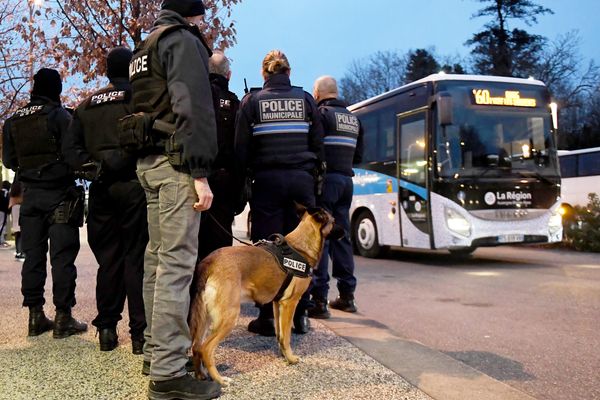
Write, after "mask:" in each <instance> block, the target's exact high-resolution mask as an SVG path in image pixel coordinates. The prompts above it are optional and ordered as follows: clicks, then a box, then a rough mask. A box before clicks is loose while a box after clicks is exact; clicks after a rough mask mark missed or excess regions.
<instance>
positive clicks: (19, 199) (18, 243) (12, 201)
mask: <svg viewBox="0 0 600 400" xmlns="http://www.w3.org/2000/svg"><path fill="white" fill-rule="evenodd" d="M9 195H10V198H9V202H8V209H9V210H10V218H11V221H12V224H11V231H12V233H13V235H14V237H15V260H16V261H21V262H23V261H25V253H23V245H22V238H21V225H19V214H20V212H21V203H23V185H21V182H19V180H18V178H16V177H15V180H14V181H13V183H12V185H11V186H10V194H9Z"/></svg>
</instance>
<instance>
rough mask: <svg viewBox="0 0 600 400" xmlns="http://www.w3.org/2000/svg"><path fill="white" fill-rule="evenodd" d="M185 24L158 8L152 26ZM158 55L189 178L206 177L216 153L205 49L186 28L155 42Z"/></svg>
mask: <svg viewBox="0 0 600 400" xmlns="http://www.w3.org/2000/svg"><path fill="white" fill-rule="evenodd" d="M175 24H188V22H187V21H186V19H185V18H183V17H182V16H180V15H179V14H178V13H176V12H174V11H171V10H161V11H160V13H159V14H158V19H157V20H156V22H155V23H154V26H160V25H175ZM158 57H159V59H160V61H161V63H162V66H163V70H164V71H165V73H166V76H167V86H168V89H169V97H170V98H171V108H172V110H173V113H174V114H175V116H176V121H175V124H176V127H177V128H176V129H177V133H176V135H177V138H178V140H181V141H182V142H183V149H184V150H183V151H184V158H185V160H186V162H187V165H188V167H189V169H190V173H191V175H192V177H193V178H203V177H207V176H208V175H209V173H210V169H211V166H212V163H213V162H214V159H215V157H216V155H217V128H216V123H215V111H214V106H213V99H212V92H211V86H210V81H209V79H208V75H209V73H208V57H209V55H208V52H207V50H206V48H205V47H204V45H203V44H202V42H201V41H200V40H199V39H198V38H197V37H195V36H194V35H193V34H192V33H191V32H189V31H187V30H186V29H179V30H176V31H174V32H171V33H169V34H167V35H166V36H164V37H163V38H162V39H161V40H160V41H159V42H158Z"/></svg>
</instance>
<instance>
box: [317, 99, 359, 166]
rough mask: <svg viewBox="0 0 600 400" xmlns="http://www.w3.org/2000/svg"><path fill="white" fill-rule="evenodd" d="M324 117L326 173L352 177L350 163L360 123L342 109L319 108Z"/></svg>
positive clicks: (334, 107) (332, 107) (333, 107)
mask: <svg viewBox="0 0 600 400" xmlns="http://www.w3.org/2000/svg"><path fill="white" fill-rule="evenodd" d="M320 110H322V111H324V112H322V115H323V116H324V121H323V124H324V130H325V137H324V139H323V144H324V145H325V160H326V161H327V171H328V172H339V173H342V174H345V175H349V176H352V162H353V160H354V153H355V150H356V143H357V140H358V133H359V131H360V122H359V120H358V118H357V117H356V116H355V115H354V114H352V113H351V112H350V111H348V110H347V109H346V108H344V107H336V106H321V107H320Z"/></svg>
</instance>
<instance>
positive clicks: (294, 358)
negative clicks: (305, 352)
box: [285, 355, 300, 365]
mask: <svg viewBox="0 0 600 400" xmlns="http://www.w3.org/2000/svg"><path fill="white" fill-rule="evenodd" d="M285 360H286V361H287V362H288V364H290V365H294V364H298V362H299V361H300V357H298V356H294V355H291V356H288V357H286V358H285Z"/></svg>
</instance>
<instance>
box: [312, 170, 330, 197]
mask: <svg viewBox="0 0 600 400" xmlns="http://www.w3.org/2000/svg"><path fill="white" fill-rule="evenodd" d="M326 172H327V163H326V162H325V161H321V162H319V163H317V166H316V167H315V169H314V171H313V177H314V179H315V196H316V197H320V196H321V195H322V194H323V184H324V183H325V173H326Z"/></svg>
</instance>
